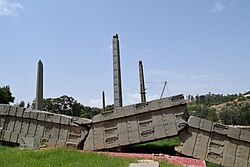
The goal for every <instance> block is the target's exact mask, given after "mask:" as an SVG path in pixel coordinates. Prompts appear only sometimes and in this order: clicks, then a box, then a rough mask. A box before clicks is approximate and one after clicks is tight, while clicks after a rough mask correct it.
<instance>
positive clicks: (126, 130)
mask: <svg viewBox="0 0 250 167" xmlns="http://www.w3.org/2000/svg"><path fill="white" fill-rule="evenodd" d="M112 42H113V77H114V85H113V87H114V109H113V110H108V111H105V97H104V95H103V106H104V108H103V112H101V113H100V114H98V115H95V116H94V117H93V118H92V119H86V118H79V117H72V116H66V115H61V114H55V113H51V112H47V111H42V110H43V64H42V62H41V61H39V62H38V71H37V89H36V101H35V108H34V109H31V108H22V107H16V106H10V105H4V104H1V105H0V141H2V142H9V143H13V144H17V145H20V147H23V148H30V149H38V148H39V147H42V146H46V147H48V148H57V147H65V148H76V149H82V150H94V151H95V150H110V149H112V150H113V149H116V148H120V147H127V146H130V145H134V144H139V143H145V142H149V141H155V140H159V139H164V138H170V137H179V139H180V141H181V144H180V145H179V146H178V148H176V151H177V152H178V153H179V154H180V155H183V156H188V157H193V158H197V159H201V160H206V161H208V162H212V163H215V164H219V165H222V166H232V167H234V166H238V167H250V131H246V130H242V129H238V128H235V127H231V126H230V127H229V126H227V125H223V124H219V123H216V122H211V121H209V120H205V119H201V118H198V117H194V116H189V114H188V111H187V103H186V101H185V100H184V96H183V95H176V96H171V97H165V98H163V97H161V98H159V99H156V100H152V101H147V100H146V89H145V85H144V74H143V65H142V61H140V62H139V78H140V93H141V102H140V103H138V104H133V105H128V106H123V103H122V86H121V85H122V83H121V66H120V50H119V39H118V35H117V34H116V35H114V36H113V39H112ZM103 94H104V93H103Z"/></svg>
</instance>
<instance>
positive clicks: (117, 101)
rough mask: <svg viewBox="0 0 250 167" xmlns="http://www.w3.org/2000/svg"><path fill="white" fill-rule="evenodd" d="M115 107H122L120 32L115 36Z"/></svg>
mask: <svg viewBox="0 0 250 167" xmlns="http://www.w3.org/2000/svg"><path fill="white" fill-rule="evenodd" d="M113 75H114V80H113V82H114V108H117V107H122V83H121V64H120V48H119V39H118V34H115V35H114V36H113Z"/></svg>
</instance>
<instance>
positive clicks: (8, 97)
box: [0, 85, 15, 104]
mask: <svg viewBox="0 0 250 167" xmlns="http://www.w3.org/2000/svg"><path fill="white" fill-rule="evenodd" d="M14 100H15V97H13V96H12V93H11V91H10V87H9V86H8V85H7V86H3V87H0V104H9V103H10V102H12V103H13V102H14Z"/></svg>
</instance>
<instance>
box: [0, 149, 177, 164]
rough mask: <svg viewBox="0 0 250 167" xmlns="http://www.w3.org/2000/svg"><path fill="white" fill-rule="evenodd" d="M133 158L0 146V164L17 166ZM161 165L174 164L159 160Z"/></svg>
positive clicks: (121, 161)
mask: <svg viewBox="0 0 250 167" xmlns="http://www.w3.org/2000/svg"><path fill="white" fill-rule="evenodd" d="M136 161H137V159H135V158H122V157H111V156H109V155H105V154H97V153H93V152H92V153H91V152H84V153H83V152H80V151H78V150H67V149H51V150H37V151H31V150H21V149H19V148H11V147H6V146H0V166H4V167H9V166H18V167H26V166H29V167H33V166H34V167H37V166H38V167H57V166H58V167H59V166H60V167H61V166H62V167H70V166H72V167H84V166H86V167H107V166H108V167H128V166H129V164H130V163H131V162H136ZM160 166H161V167H171V166H172V167H174V165H170V164H167V163H166V162H160Z"/></svg>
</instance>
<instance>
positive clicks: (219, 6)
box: [211, 1, 226, 12]
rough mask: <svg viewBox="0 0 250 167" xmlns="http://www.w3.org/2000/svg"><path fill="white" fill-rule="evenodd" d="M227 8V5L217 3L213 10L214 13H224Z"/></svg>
mask: <svg viewBox="0 0 250 167" xmlns="http://www.w3.org/2000/svg"><path fill="white" fill-rule="evenodd" d="M225 8H226V5H225V4H223V3H221V2H219V1H217V2H216V3H215V6H214V7H213V9H212V10H211V11H212V12H222V11H223V10H224V9H225Z"/></svg>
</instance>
